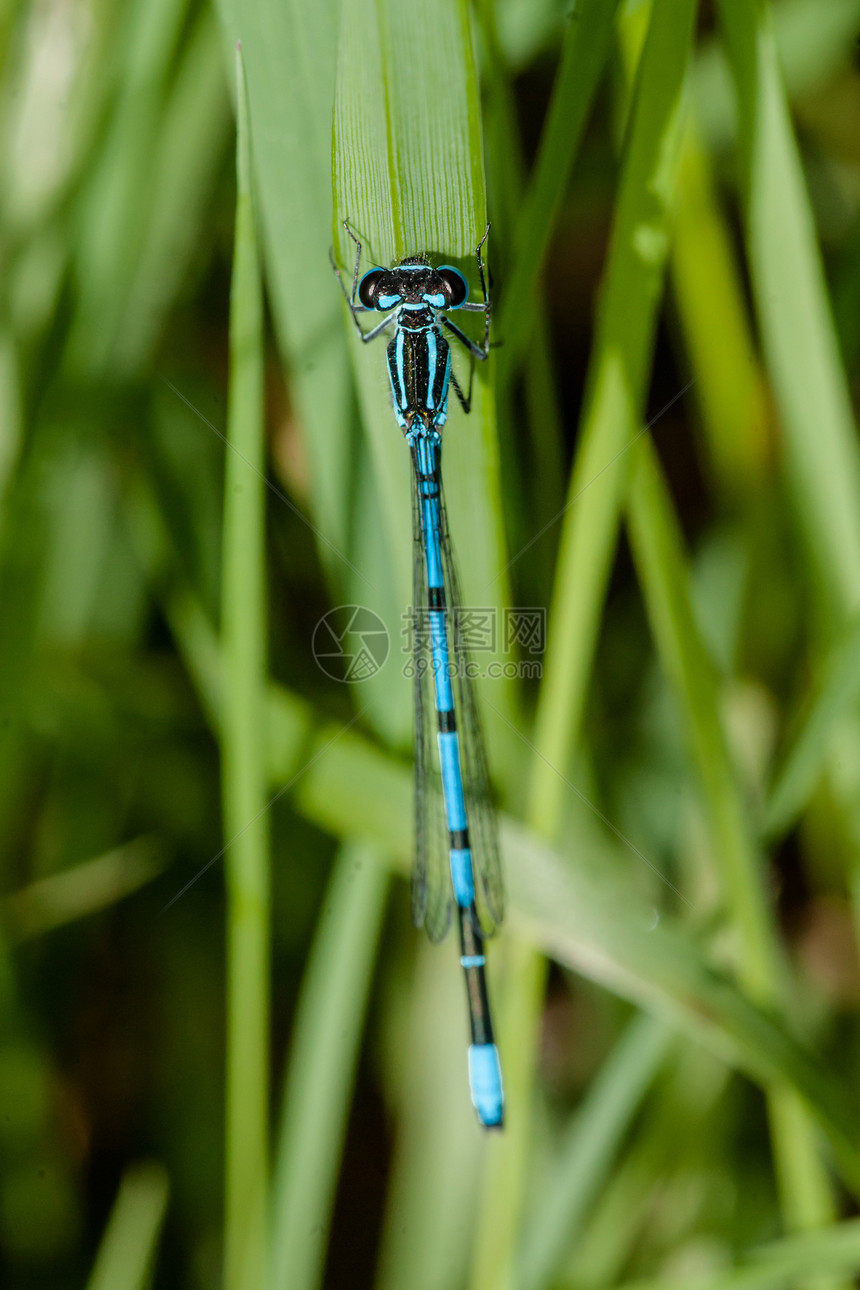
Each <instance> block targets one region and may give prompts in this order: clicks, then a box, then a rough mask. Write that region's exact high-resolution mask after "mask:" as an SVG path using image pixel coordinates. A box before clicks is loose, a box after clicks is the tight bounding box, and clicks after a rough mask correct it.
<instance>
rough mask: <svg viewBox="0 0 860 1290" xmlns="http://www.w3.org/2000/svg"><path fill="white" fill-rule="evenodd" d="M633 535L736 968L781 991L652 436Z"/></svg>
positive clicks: (639, 469) (643, 461)
mask: <svg viewBox="0 0 860 1290" xmlns="http://www.w3.org/2000/svg"><path fill="white" fill-rule="evenodd" d="M633 455H634V458H635V471H634V477H633V485H632V488H631V492H630V510H629V518H630V538H631V543H632V546H633V553H634V558H635V560H636V565H637V571H638V575H639V581H640V585H641V587H642V592H643V595H644V597H645V603H646V606H647V609H648V615H649V618H650V621H651V625H652V630H653V632H654V635H655V638H656V640H657V644H658V648H659V651H660V654H661V656H662V659H663V663H664V666H665V668H666V670H667V672H668V673H669V676H670V678H671V680H672V683H673V685H674V687H675V690H676V692H677V694H678V701H679V706H680V708H681V711H682V713H683V715H684V718H685V720H686V721H687V723H688V728H689V732H690V740H691V743H692V746H693V752H694V756H695V759H696V764H697V766H698V770H699V775H700V777H701V780H702V784H703V789H704V795H705V800H706V803H707V813H708V826H709V829H710V832H711V845H712V849H713V858H714V862H715V863H716V865H717V866H718V867H719V871H720V875H721V879H722V885H723V890H724V892H725V896H726V902H727V906H728V911H729V916H730V918H731V920H732V922H733V924H734V925H735V927H737V929H738V934H739V937H740V942H739V949H738V957H739V963H738V971H739V975H740V979H741V980H742V981H743V982H744V984H745V986H746V988H747V989H748V990H749V991H750V993H751V994H752V996H753V997H754V998H756V999H758V1000H760V1001H767V1002H770V1001H772V1000H773V998H774V996H775V995H776V994H777V993H778V990H779V956H778V953H777V949H776V942H775V938H774V933H773V928H772V925H771V922H770V917H769V913H768V909H767V903H766V900H765V894H764V884H763V878H762V865H761V858H760V857H759V856H758V855H757V854H756V852H755V848H754V846H753V843H752V838H751V834H750V830H749V824H748V821H747V819H746V817H745V812H744V808H743V803H742V800H741V796H740V792H739V787H738V785H737V782H736V778H735V772H734V770H733V767H732V765H731V760H730V757H729V752H728V748H727V745H726V741H725V736H724V734H723V730H722V726H721V721H720V710H719V692H718V680H717V674H716V669H715V668H714V666H713V664H712V662H711V660H710V658H709V657H708V656H707V653H706V651H705V648H704V645H703V644H702V640H701V637H700V635H699V631H698V627H697V624H696V622H695V619H694V617H693V610H692V605H691V603H690V599H689V588H688V579H687V573H686V565H685V561H684V555H683V549H682V539H681V535H680V532H679V529H678V526H677V521H676V519H675V516H674V512H673V507H672V503H671V499H670V497H669V494H668V490H667V488H666V484H665V481H664V479H663V477H662V473H661V470H660V466H659V462H658V460H657V455H656V452H655V450H654V448H653V445H652V443H651V441H650V440H649V439H647V438H643V439H642V440H641V441H640V442H639V443H638V444H637V445H636V447H635V449H634V453H633Z"/></svg>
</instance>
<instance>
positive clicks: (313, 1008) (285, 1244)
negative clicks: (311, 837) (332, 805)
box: [270, 845, 387, 1290]
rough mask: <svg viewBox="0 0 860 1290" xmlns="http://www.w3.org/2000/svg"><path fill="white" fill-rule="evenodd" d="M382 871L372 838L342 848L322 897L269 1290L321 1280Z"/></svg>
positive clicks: (279, 1176)
mask: <svg viewBox="0 0 860 1290" xmlns="http://www.w3.org/2000/svg"><path fill="white" fill-rule="evenodd" d="M385 878H386V871H385V867H384V865H383V864H382V863H381V861H380V858H379V856H378V855H376V854H375V853H374V851H373V850H372V849H371V848H370V847H368V846H358V845H353V846H348V847H344V849H343V850H342V852H341V855H340V858H339V859H338V862H337V864H336V866H335V870H334V873H333V875H332V878H331V880H330V883H329V887H328V890H327V892H326V895H325V899H324V902H323V909H322V914H321V917H320V922H319V926H318V928H317V933H316V937H315V939H314V944H313V947H312V949H311V952H310V956H309V958H308V964H307V967H306V969H305V975H304V982H303V985H302V992H301V997H300V1000H299V1005H298V1012H297V1014H296V1020H295V1024H294V1028H293V1038H292V1042H291V1045H290V1062H289V1068H288V1071H287V1076H286V1081H285V1085H284V1094H283V1107H282V1113H281V1127H280V1130H279V1134H278V1144H277V1148H276V1155H275V1168H274V1179H273V1184H272V1237H271V1240H272V1254H271V1277H270V1285H271V1287H272V1290H313V1288H314V1287H316V1286H317V1285H319V1283H320V1281H321V1280H322V1273H323V1261H324V1253H325V1246H326V1237H327V1233H328V1225H329V1221H330V1217H331V1207H332V1204H333V1202H334V1193H335V1188H336V1186H337V1173H338V1168H339V1165H340V1156H341V1148H342V1145H343V1136H344V1131H345V1128H346V1121H347V1115H348V1110H349V1097H350V1092H351V1089H352V1082H353V1079H354V1075H355V1067H356V1063H357V1060H358V1048H359V1042H360V1039H361V1032H362V1026H363V1021H364V1014H365V1009H366V1006H367V996H368V993H369V991H370V984H371V981H372V978H373V959H374V954H375V951H376V943H377V939H378V936H379V929H380V925H381V921H382V915H383V912H384V909H385V895H386V889H387V888H386V881H385Z"/></svg>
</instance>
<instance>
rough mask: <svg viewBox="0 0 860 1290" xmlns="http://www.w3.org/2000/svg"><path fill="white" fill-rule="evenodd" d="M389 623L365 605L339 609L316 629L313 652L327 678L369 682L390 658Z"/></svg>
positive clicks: (340, 606) (325, 616) (330, 612)
mask: <svg viewBox="0 0 860 1290" xmlns="http://www.w3.org/2000/svg"><path fill="white" fill-rule="evenodd" d="M389 647H390V642H389V639H388V630H387V628H386V626H385V623H384V622H383V621H382V619H381V618H380V617H379V615H378V614H375V613H374V612H373V610H372V609H367V608H365V606H364V605H338V607H337V609H330V610H329V611H328V613H327V614H324V615H323V617H322V618H321V619H320V620H319V622H318V623H317V625H316V627H315V628H314V635H313V640H312V642H311V649H312V650H313V654H314V658H315V659H316V661H317V663H318V664H319V666H320V667H321V668H322V670H323V671H324V672H325V674H326V676H330V677H332V679H333V680H335V681H367V680H369V678H370V677H371V676H374V675H375V674H376V673H377V672H378V671H379V669H380V668H381V667H382V665H383V664H384V663H385V660H386V659H387V658H388V650H389Z"/></svg>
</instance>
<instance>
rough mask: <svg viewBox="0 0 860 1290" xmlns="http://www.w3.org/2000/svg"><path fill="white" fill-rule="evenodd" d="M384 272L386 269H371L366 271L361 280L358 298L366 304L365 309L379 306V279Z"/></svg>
mask: <svg viewBox="0 0 860 1290" xmlns="http://www.w3.org/2000/svg"><path fill="white" fill-rule="evenodd" d="M384 272H385V270H384V269H371V270H370V271H369V272H368V273H365V275H364V277H363V278H362V279H361V282H359V284H358V298H359V300H360V301H361V303H362V304H363V305H364V307H365V309H376V308H378V306H377V303H376V296H377V292H378V290H379V280H380V278H381V277H382V275H383V273H384Z"/></svg>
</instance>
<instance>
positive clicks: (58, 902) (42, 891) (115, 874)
mask: <svg viewBox="0 0 860 1290" xmlns="http://www.w3.org/2000/svg"><path fill="white" fill-rule="evenodd" d="M165 864H166V857H165V856H164V855H163V854H162V853H161V852H160V849H159V847H158V843H157V841H156V840H155V839H154V838H151V837H143V838H136V839H135V840H134V841H133V842H128V843H126V844H125V846H121V847H115V848H114V849H113V850H112V851H106V852H105V853H104V854H103V855H100V856H94V857H93V858H92V859H91V860H82V861H81V862H80V863H79V864H76V865H72V866H71V867H70V868H69V869H64V870H63V871H62V872H61V873H54V874H51V875H50V876H49V877H47V878H38V879H37V880H36V881H35V882H31V883H28V884H27V886H26V887H22V888H21V889H20V890H19V891H16V892H13V893H12V894H11V895H9V896H6V897H5V899H4V900H3V902H2V908H3V918H4V922H5V923H7V924H8V928H9V933H10V935H11V938H12V939H13V940H18V939H21V940H26V939H29V938H30V937H31V936H42V935H43V934H44V933H45V932H48V931H51V930H53V928H55V927H62V926H64V924H66V923H70V922H74V921H75V920H76V919H78V918H86V917H87V915H89V914H93V913H95V912H96V911H97V910H100V909H107V908H108V907H109V906H111V905H113V904H115V903H116V902H117V901H118V900H122V899H124V897H126V896H129V895H131V894H132V893H133V892H135V891H139V890H140V888H141V887H143V886H145V885H146V884H147V883H149V882H151V881H152V880H153V878H156V877H157V876H158V874H160V873H161V872H162V870H163V869H164V867H165Z"/></svg>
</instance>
